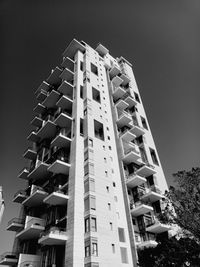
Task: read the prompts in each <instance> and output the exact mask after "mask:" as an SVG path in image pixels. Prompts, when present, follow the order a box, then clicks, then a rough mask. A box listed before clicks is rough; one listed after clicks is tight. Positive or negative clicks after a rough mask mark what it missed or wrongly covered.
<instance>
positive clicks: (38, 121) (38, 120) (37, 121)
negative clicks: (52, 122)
mask: <svg viewBox="0 0 200 267" xmlns="http://www.w3.org/2000/svg"><path fill="white" fill-rule="evenodd" d="M42 122H43V120H42V118H40V117H39V116H35V118H33V119H32V121H31V125H33V126H36V127H41V126H42Z"/></svg>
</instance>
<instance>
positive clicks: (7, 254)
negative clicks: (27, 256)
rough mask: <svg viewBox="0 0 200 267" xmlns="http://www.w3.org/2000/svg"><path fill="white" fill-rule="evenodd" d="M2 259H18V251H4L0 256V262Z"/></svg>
mask: <svg viewBox="0 0 200 267" xmlns="http://www.w3.org/2000/svg"><path fill="white" fill-rule="evenodd" d="M4 259H11V260H12V259H13V260H15V259H18V253H15V252H4V253H3V254H2V255H1V256H0V262H1V261H3V260H4Z"/></svg>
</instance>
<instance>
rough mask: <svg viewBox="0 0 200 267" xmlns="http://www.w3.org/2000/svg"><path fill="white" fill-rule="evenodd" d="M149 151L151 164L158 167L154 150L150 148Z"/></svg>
mask: <svg viewBox="0 0 200 267" xmlns="http://www.w3.org/2000/svg"><path fill="white" fill-rule="evenodd" d="M149 150H150V154H151V158H152V161H153V163H154V164H156V165H159V163H158V159H157V156H156V152H155V150H154V149H152V148H149Z"/></svg>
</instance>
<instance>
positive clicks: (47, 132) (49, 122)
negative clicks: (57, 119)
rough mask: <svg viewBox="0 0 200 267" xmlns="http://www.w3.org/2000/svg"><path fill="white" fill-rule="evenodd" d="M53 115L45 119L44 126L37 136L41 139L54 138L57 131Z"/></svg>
mask: <svg viewBox="0 0 200 267" xmlns="http://www.w3.org/2000/svg"><path fill="white" fill-rule="evenodd" d="M53 119H54V118H53V117H52V116H50V115H49V116H48V117H47V119H46V120H45V121H43V125H42V127H41V128H40V129H39V130H38V131H37V137H40V138H41V139H48V138H52V137H53V136H54V135H55V133H56V125H55V123H54V122H53Z"/></svg>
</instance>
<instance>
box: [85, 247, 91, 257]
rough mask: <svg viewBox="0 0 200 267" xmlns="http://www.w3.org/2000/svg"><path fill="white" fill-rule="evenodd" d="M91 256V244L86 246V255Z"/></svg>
mask: <svg viewBox="0 0 200 267" xmlns="http://www.w3.org/2000/svg"><path fill="white" fill-rule="evenodd" d="M89 256H90V245H87V246H85V257H89Z"/></svg>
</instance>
